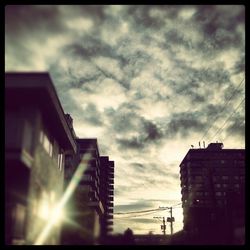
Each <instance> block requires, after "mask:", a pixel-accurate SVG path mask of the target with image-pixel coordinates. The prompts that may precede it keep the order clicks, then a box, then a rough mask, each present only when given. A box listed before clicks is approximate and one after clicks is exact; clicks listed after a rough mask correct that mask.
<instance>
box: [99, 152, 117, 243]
mask: <svg viewBox="0 0 250 250" xmlns="http://www.w3.org/2000/svg"><path fill="white" fill-rule="evenodd" d="M100 162H101V165H100V166H101V168H100V170H101V176H100V177H101V186H100V199H101V201H102V204H103V207H104V213H103V216H102V218H101V221H100V222H101V234H100V236H101V237H100V240H101V243H103V244H105V242H106V239H107V237H108V236H109V234H110V233H111V232H112V231H113V212H114V161H110V160H109V157H108V156H101V158H100Z"/></svg>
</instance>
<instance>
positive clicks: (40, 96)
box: [5, 73, 76, 245]
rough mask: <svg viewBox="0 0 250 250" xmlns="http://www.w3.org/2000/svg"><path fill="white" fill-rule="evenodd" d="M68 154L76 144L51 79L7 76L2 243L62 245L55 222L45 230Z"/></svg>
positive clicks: (58, 195)
mask: <svg viewBox="0 0 250 250" xmlns="http://www.w3.org/2000/svg"><path fill="white" fill-rule="evenodd" d="M69 152H71V153H75V152H76V143H75V140H74V138H73V135H72V132H71V131H70V128H69V126H68V123H67V120H66V117H65V114H64V112H63V109H62V107H61V104H60V101H59V99H58V96H57V94H56V90H55V88H54V86H53V84H52V81H51V79H50V77H49V75H48V74H47V73H6V74H5V243H6V244H25V245H33V244H52V245H53V244H59V243H60V220H59V217H58V218H57V220H53V221H54V222H53V223H51V225H50V227H49V229H48V230H47V232H46V233H47V234H46V233H45V229H46V228H48V223H49V222H51V221H52V217H53V216H54V215H53V211H54V209H55V208H56V207H57V204H58V203H59V202H60V199H61V197H62V195H63V182H64V156H65V154H68V153H69ZM57 214H58V213H57ZM41 233H44V234H43V235H41Z"/></svg>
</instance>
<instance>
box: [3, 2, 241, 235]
mask: <svg viewBox="0 0 250 250" xmlns="http://www.w3.org/2000/svg"><path fill="white" fill-rule="evenodd" d="M5 12H6V13H5V14H6V15H5V69H6V71H49V73H50V75H51V78H52V79H53V82H54V84H55V87H56V89H57V91H58V95H59V98H60V100H61V102H62V106H63V108H64V111H65V113H70V114H71V116H72V117H73V119H74V128H75V131H76V134H77V136H78V137H83V138H85V137H88V138H89V137H97V138H98V144H99V148H100V153H101V154H102V155H108V156H109V157H110V159H111V160H114V161H115V212H117V213H123V212H131V211H144V210H151V209H157V208H158V207H159V206H171V205H175V204H178V203H180V201H181V194H180V179H179V164H180V162H181V160H182V159H183V158H184V156H185V155H186V153H187V151H188V150H189V148H190V145H194V147H198V143H199V141H205V142H206V145H207V144H208V143H210V142H215V141H220V142H223V143H224V148H244V147H245V134H244V130H245V101H244V98H245V81H244V74H245V8H244V6H240V5H238V6H237V5H235V6H227V5H224V6H214V5H209V6H204V5H199V6H192V5H187V6H182V5H178V6H174V5H162V6H152V5H150V6H149V5H148V6H140V5H139V6H129V5H122V6H119V5H116V6H110V5H107V6H87V5H82V6H79V5H76V6H59V5H58V6H57V5H55V6H47V5H44V6H27V5H25V6H24V5H23V6H7V7H6V9H5ZM153 212H154V213H153ZM154 216H165V217H167V216H169V212H168V211H161V212H155V211H152V212H148V213H138V214H134V213H131V214H117V215H116V216H115V220H114V222H115V224H114V232H116V233H118V232H123V231H124V230H125V229H126V228H128V227H130V228H131V229H132V230H133V231H134V233H148V232H149V231H152V232H153V233H155V234H158V233H159V234H160V233H162V232H161V230H160V224H161V222H160V221H159V220H157V219H155V218H153V217H154ZM173 216H174V217H175V220H176V222H175V223H174V231H175V232H176V231H178V230H180V229H182V209H181V208H180V206H176V207H175V209H173ZM169 233H170V230H169V225H167V234H169Z"/></svg>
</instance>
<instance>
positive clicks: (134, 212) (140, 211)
mask: <svg viewBox="0 0 250 250" xmlns="http://www.w3.org/2000/svg"><path fill="white" fill-rule="evenodd" d="M159 210H161V209H160V208H157V209H149V210H139V211H131V212H117V213H113V214H137V213H147V212H152V211H159Z"/></svg>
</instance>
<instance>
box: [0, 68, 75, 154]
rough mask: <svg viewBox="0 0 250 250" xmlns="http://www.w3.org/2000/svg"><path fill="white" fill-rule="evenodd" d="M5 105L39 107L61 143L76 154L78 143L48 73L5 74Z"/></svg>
mask: <svg viewBox="0 0 250 250" xmlns="http://www.w3.org/2000/svg"><path fill="white" fill-rule="evenodd" d="M5 96H6V98H5V104H7V105H10V106H11V105H17V104H18V103H22V104H26V105H30V106H31V107H34V106H37V107H38V108H39V109H40V110H41V111H42V113H43V115H44V117H45V118H46V119H47V121H48V124H49V126H50V127H51V128H52V129H53V130H54V131H55V133H56V134H57V135H58V137H59V139H60V141H61V143H62V144H63V145H64V146H65V147H66V148H67V149H69V150H71V149H73V150H74V152H76V143H75V140H74V138H73V135H72V133H71V130H70V127H69V125H68V122H67V120H66V118H65V114H64V111H63V108H62V105H61V103H60V100H59V98H58V95H57V92H56V89H55V87H54V85H53V82H52V80H51V78H50V76H49V74H48V73H47V72H32V73H29V72H7V73H5Z"/></svg>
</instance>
